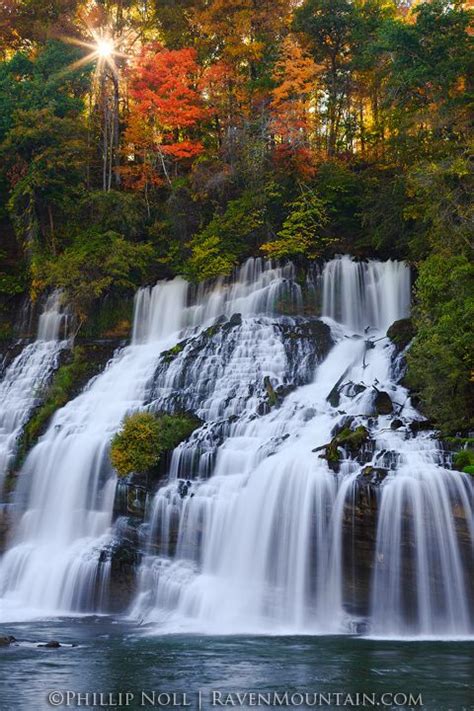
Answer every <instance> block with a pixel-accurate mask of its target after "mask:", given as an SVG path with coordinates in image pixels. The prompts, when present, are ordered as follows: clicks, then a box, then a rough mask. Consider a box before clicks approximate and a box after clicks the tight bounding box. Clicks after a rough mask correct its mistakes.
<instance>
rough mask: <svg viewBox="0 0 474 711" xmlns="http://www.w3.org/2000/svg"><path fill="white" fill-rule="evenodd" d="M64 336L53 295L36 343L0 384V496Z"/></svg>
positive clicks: (58, 299) (64, 316)
mask: <svg viewBox="0 0 474 711" xmlns="http://www.w3.org/2000/svg"><path fill="white" fill-rule="evenodd" d="M66 333H67V314H66V313H65V312H64V311H63V310H62V308H61V295H60V293H59V292H55V293H53V294H51V295H50V296H49V297H48V298H47V300H46V302H45V304H44V307H43V311H42V313H41V315H40V317H39V324H38V335H37V338H36V340H35V341H34V342H33V343H30V344H29V345H27V346H26V347H25V348H23V350H22V351H21V352H20V354H19V355H18V356H17V357H16V358H15V359H14V360H13V361H12V362H11V363H10V365H9V366H8V367H7V369H6V371H5V373H4V375H3V378H2V380H1V381H0V402H1V410H0V496H1V494H2V489H3V483H4V477H5V475H6V473H7V470H8V467H9V465H10V463H11V461H12V459H13V457H14V455H15V452H16V446H17V442H18V438H19V436H20V434H21V432H22V429H23V427H24V425H25V423H26V422H27V420H28V417H29V416H30V414H31V412H32V410H33V409H34V407H35V406H36V405H37V404H38V402H39V397H38V396H39V395H40V394H41V390H42V388H44V387H45V386H46V385H47V383H48V381H49V379H50V377H51V375H52V372H53V371H54V370H55V368H56V367H57V365H58V356H59V353H60V351H61V350H62V349H63V348H64V347H65V346H66V344H67V341H66V340H65V338H66ZM60 339H62V340H60Z"/></svg>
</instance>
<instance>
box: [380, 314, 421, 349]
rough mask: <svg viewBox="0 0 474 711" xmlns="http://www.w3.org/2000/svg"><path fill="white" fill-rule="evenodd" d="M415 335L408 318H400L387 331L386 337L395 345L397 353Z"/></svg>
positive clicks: (411, 322)
mask: <svg viewBox="0 0 474 711" xmlns="http://www.w3.org/2000/svg"><path fill="white" fill-rule="evenodd" d="M415 333H416V332H415V327H414V325H413V321H412V320H411V319H410V318H402V319H400V321H395V322H394V323H392V325H391V326H390V328H389V329H388V331H387V336H388V338H390V340H391V341H392V343H394V344H395V347H396V349H397V351H398V352H400V351H403V350H404V349H405V348H406V347H407V346H408V344H409V343H410V341H412V340H413V338H414V337H415Z"/></svg>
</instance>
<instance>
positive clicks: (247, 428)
mask: <svg viewBox="0 0 474 711" xmlns="http://www.w3.org/2000/svg"><path fill="white" fill-rule="evenodd" d="M316 282H317V283H316V289H315V291H316V292H318V290H319V291H322V294H323V314H324V315H325V317H326V319H325V320H326V323H327V324H329V325H330V328H331V333H332V338H333V340H334V342H335V346H334V347H333V348H332V350H331V351H330V352H329V355H328V356H327V357H326V359H325V360H323V362H322V363H320V364H319V365H318V366H317V367H316V368H315V370H314V372H313V374H308V373H307V374H306V378H307V382H308V384H306V385H302V386H301V387H299V388H297V389H296V390H295V391H294V392H292V393H291V394H289V395H288V396H287V397H286V399H285V400H284V401H283V403H282V404H281V405H280V406H279V407H278V408H275V409H273V410H271V411H270V412H267V414H263V416H260V417H257V416H256V409H257V403H256V400H257V401H258V394H259V393H258V387H257V384H258V383H259V382H260V383H261V382H262V380H263V379H264V378H265V377H267V378H270V380H271V383H272V385H273V387H274V388H278V385H281V384H282V383H283V384H284V383H285V380H287V379H288V378H287V376H290V379H291V377H292V378H293V379H294V378H295V369H294V368H293V372H291V367H290V366H291V364H290V363H289V360H288V358H287V357H285V347H284V344H283V342H282V338H281V334H280V337H279V336H278V332H277V329H276V328H275V321H272V319H271V318H267V319H262V318H259V319H255V318H253V319H248V318H247V319H244V320H243V322H242V324H241V325H240V326H238V328H237V329H236V330H237V334H236V336H235V339H234V342H233V343H232V342H230V343H229V338H227V339H224V340H223V339H222V338H221V337H219V336H216V337H215V342H214V343H213V344H212V348H210V349H209V351H208V352H207V351H206V349H202V348H201V349H200V351H199V352H198V354H197V355H196V354H194V355H192V347H191V346H190V345H189V344H188V346H187V348H186V349H185V350H184V351H183V352H182V353H181V354H180V355H179V356H178V357H177V358H176V360H175V361H174V363H173V364H172V365H171V366H170V367H169V368H168V369H167V370H166V371H165V372H164V374H163V376H162V378H161V379H160V378H158V382H157V384H156V388H155V396H156V400H155V404H156V405H157V406H158V407H163V405H164V404H165V403H166V401H167V400H169V398H170V397H171V393H172V391H173V388H174V389H175V390H176V391H178V390H180V393H181V396H182V393H183V391H184V393H185V403H186V405H188V406H191V407H193V408H194V409H195V410H196V411H197V413H198V414H199V416H200V417H202V418H203V419H205V420H206V421H207V422H206V425H205V426H204V427H203V429H202V433H201V435H199V434H197V435H195V436H194V437H193V438H191V441H190V442H189V443H187V444H185V445H183V446H181V447H180V448H178V449H177V450H175V452H174V456H173V460H172V463H171V470H170V482H169V484H168V485H166V486H164V487H162V488H161V489H159V491H158V493H157V495H156V497H155V500H154V504H153V508H152V512H151V516H150V522H149V529H150V530H149V544H148V554H147V556H146V557H145V560H144V562H143V564H142V569H141V578H140V591H139V594H138V596H137V599H136V601H135V604H134V607H133V609H132V616H135V617H137V618H139V619H142V620H146V621H148V622H154V623H156V624H158V628H157V629H158V630H163V629H164V630H168V631H179V630H190V629H191V630H196V631H202V632H206V633H234V632H237V633H244V632H251V633H254V632H266V633H287V632H288V633H295V632H297V633H340V632H347V631H351V630H352V629H354V627H353V624H354V620H353V618H352V616H350V615H349V614H348V605H347V599H346V598H347V594H346V592H345V574H346V573H345V570H344V562H343V558H344V550H343V547H344V538H343V530H344V526H345V525H346V521H345V516H346V511H345V509H346V505H347V504H348V503H349V502H350V501H352V497H353V496H354V491H355V487H356V484H357V478H358V477H359V476H360V474H361V469H362V466H361V465H360V464H358V463H357V462H355V461H351V460H350V459H347V460H345V461H344V462H343V463H342V466H341V470H340V472H339V473H338V474H337V475H336V474H334V472H333V471H331V470H330V469H329V467H328V465H327V462H326V461H325V460H324V459H321V458H320V456H319V454H318V452H319V450H318V447H321V446H322V445H324V444H326V443H328V442H329V441H330V440H331V437H332V435H333V432H334V428H335V426H340V427H342V423H343V422H345V421H347V418H348V417H351V418H352V427H353V428H354V427H356V426H357V425H365V426H368V427H369V429H370V434H371V437H372V438H373V441H374V443H373V449H372V451H370V452H369V453H368V458H367V465H372V466H379V467H380V466H381V462H382V461H385V462H386V461H388V462H389V467H390V471H389V473H388V476H387V478H386V480H385V482H384V485H383V486H382V487H381V492H382V493H381V502H380V523H379V526H378V535H377V544H376V550H375V551H373V563H372V566H373V568H374V570H375V579H374V590H373V595H372V604H371V609H370V611H369V616H370V619H369V625H370V626H369V629H371V630H372V631H373V632H374V633H377V634H382V635H393V634H407V635H411V634H461V633H462V634H466V633H468V634H469V633H470V632H471V631H472V620H471V618H470V613H469V610H468V608H469V603H468V592H467V590H466V578H465V575H466V572H467V570H468V568H467V567H466V561H465V562H464V566H465V567H464V569H463V564H462V562H461V553H460V548H459V542H458V537H457V532H456V527H455V514H456V509H457V512H458V513H457V515H459V511H461V512H463V514H464V515H465V517H466V520H467V521H469V520H470V519H471V518H472V487H471V485H470V482H469V481H468V477H467V476H463V475H461V474H458V473H453V472H452V471H447V470H445V469H443V468H442V466H440V464H442V457H441V453H440V452H439V450H438V448H437V444H436V442H435V441H434V440H433V437H432V433H429V432H425V433H422V434H420V435H419V436H418V437H416V438H413V437H412V435H411V434H410V432H409V428H408V425H409V423H410V422H411V421H412V420H417V419H420V416H419V415H418V413H417V412H416V411H415V410H414V409H413V407H412V406H411V404H410V402H409V399H408V394H407V392H406V391H405V390H404V388H403V387H401V386H400V385H398V384H397V383H396V382H394V377H393V371H394V368H393V362H392V356H393V347H392V346H391V345H390V344H389V342H388V341H387V339H385V338H383V336H385V333H386V330H387V328H388V326H389V325H391V323H392V322H394V321H395V320H397V319H400V318H403V317H405V316H407V315H408V313H409V302H410V275H409V270H408V268H407V267H406V266H405V265H404V264H400V263H394V262H386V263H377V262H372V263H368V264H357V263H355V262H354V261H353V260H351V259H350V258H348V257H344V258H342V259H338V260H334V261H332V262H330V263H329V264H327V265H326V267H325V269H324V271H323V274H322V277H321V278H317V279H316ZM280 321H281V319H280ZM362 334H364V336H363V337H361V336H362ZM368 338H370V341H371V343H370V344H369V347H367V345H368V344H367V343H366V342H365V341H366V340H367V339H368ZM261 344H264V345H261ZM226 349H230V352H229V353H227V352H226ZM190 354H191V355H192V357H191V359H190ZM216 354H218V366H217V367H216V363H215V361H216ZM306 357H307V353H305V352H304V351H303V352H300V353H298V354H297V355H296V359H297V363H298V366H299V369H300V370H305V368H306V370H307V363H306V365H305V358H306ZM298 366H297V368H296V372H298ZM190 372H191V373H192V377H193V385H194V388H193V390H192V391H189V390H188V386H189V380H188V378H189V373H190ZM249 380H250V381H251V382H253V383H254V384H255V387H254V389H253V390H252V391H251V392H249V391H248V384H249ZM338 382H339V383H341V387H340V397H339V401H338V402H337V403H335V407H333V406H331V404H330V403H329V402H328V399H327V398H328V396H329V394H330V392H331V391H332V390H333V387H334V385H335V384H336V383H338ZM361 384H362V387H360V386H361ZM355 385H358V386H359V388H357V387H354V386H355ZM376 390H379V391H384V392H387V393H389V394H390V397H391V399H392V401H393V403H395V408H396V409H398V410H399V411H400V417H402V419H403V426H401V427H400V428H399V429H398V430H395V431H394V430H392V429H391V428H390V422H391V419H392V417H390V416H388V415H385V416H379V417H377V416H374V410H373V407H374V405H373V403H374V395H375V392H376ZM260 395H261V393H260ZM260 414H261V413H260ZM229 416H231V419H230V420H229V419H227V421H225V422H224V424H223V422H222V420H220V419H219V418H229ZM314 450H317V451H316V452H315V451H314ZM177 477H178V478H177ZM406 509H408V510H409V511H408V513H409V516H408V518H407V510H406ZM407 521H408V523H407ZM410 522H412V523H411V524H410ZM407 525H408V526H409V525H413V527H414V532H413V536H414V537H413V538H408V535H409V532H408V531H406V536H407V538H405V539H404V538H403V535H402V530H405V528H406V526H407ZM471 534H472V531H471ZM407 546H413V550H414V554H413V555H414V559H415V565H414V567H412V569H411V571H409V572H408V573H406V575H405V577H404V576H403V575H402V570H401V566H402V561H403V560H404V559H405V558H406V557H407V553H406V548H407ZM355 555H356V556H357V553H356V554H355ZM407 580H410V582H411V588H412V589H411V590H410V591H408V592H406V593H405V594H404V593H403V588H404V586H405V585H406V583H407ZM434 581H435V582H436V585H435V586H434V585H433V582H434ZM413 591H415V592H413Z"/></svg>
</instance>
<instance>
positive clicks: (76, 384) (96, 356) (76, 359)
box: [14, 341, 119, 470]
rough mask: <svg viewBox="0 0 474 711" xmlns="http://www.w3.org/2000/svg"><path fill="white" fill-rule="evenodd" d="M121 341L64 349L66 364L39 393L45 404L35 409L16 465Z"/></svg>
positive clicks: (20, 447) (24, 433)
mask: <svg viewBox="0 0 474 711" xmlns="http://www.w3.org/2000/svg"><path fill="white" fill-rule="evenodd" d="M118 345H119V343H118V342H115V341H114V342H89V343H86V342H84V343H82V344H81V345H80V346H76V347H75V348H73V350H72V351H63V354H62V363H61V365H60V367H59V368H58V370H57V371H56V373H55V374H54V376H53V378H52V380H51V382H50V384H49V385H48V386H47V387H46V388H45V389H44V391H43V392H41V393H38V398H39V399H40V400H41V404H40V405H39V406H38V407H37V408H36V409H35V410H34V411H33V413H32V415H31V417H30V419H29V420H28V422H27V423H26V425H25V427H24V430H23V433H22V435H21V437H20V440H19V446H18V451H17V456H16V461H15V464H14V469H15V470H16V469H18V468H19V467H20V466H21V464H22V462H23V461H24V459H25V456H26V455H27V453H28V452H29V450H30V449H31V448H32V447H33V446H34V445H35V444H36V442H37V441H38V439H39V438H40V437H41V435H42V434H44V432H45V431H46V430H47V428H48V425H49V423H50V421H51V419H52V417H53V415H54V413H55V412H56V411H57V410H59V409H60V408H61V407H64V405H66V403H68V402H69V401H70V400H72V399H73V398H74V397H76V396H77V395H78V394H79V393H80V392H81V391H82V390H83V388H84V387H85V385H87V383H88V382H89V380H91V378H93V377H94V376H96V375H97V374H98V373H100V372H101V371H102V370H103V368H104V367H105V365H106V364H107V363H108V361H109V360H110V358H111V357H112V356H113V353H114V351H115V349H116V347H117V346H118Z"/></svg>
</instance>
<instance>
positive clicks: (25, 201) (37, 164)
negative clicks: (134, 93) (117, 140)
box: [0, 109, 87, 254]
mask: <svg viewBox="0 0 474 711" xmlns="http://www.w3.org/2000/svg"><path fill="white" fill-rule="evenodd" d="M86 152H87V149H86V143H85V136H84V133H83V132H82V131H81V126H80V124H79V125H78V123H77V121H75V120H74V119H72V118H59V117H57V116H55V115H54V114H53V113H52V111H51V110H50V109H42V110H35V109H32V110H30V111H19V112H18V113H17V114H16V117H15V125H14V127H13V128H11V129H10V131H9V132H8V134H7V136H6V138H5V140H4V141H3V143H2V144H1V145H0V156H1V158H2V160H3V162H4V167H5V169H6V172H7V175H8V178H9V182H10V198H9V202H8V209H9V213H10V216H11V219H12V222H13V224H14V226H15V230H16V233H17V236H18V238H19V240H20V242H21V244H23V245H25V246H26V247H27V248H28V249H30V250H31V249H33V248H35V247H36V248H37V247H40V248H44V247H46V248H47V249H49V250H50V251H51V252H52V253H53V254H55V253H57V251H58V240H57V237H58V230H57V221H58V218H59V220H61V217H62V218H63V219H65V216H66V214H67V213H68V212H71V211H72V210H73V206H74V204H75V201H76V200H77V198H78V196H79V194H80V191H81V187H82V185H83V181H84V177H85V174H84V168H85V157H86Z"/></svg>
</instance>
